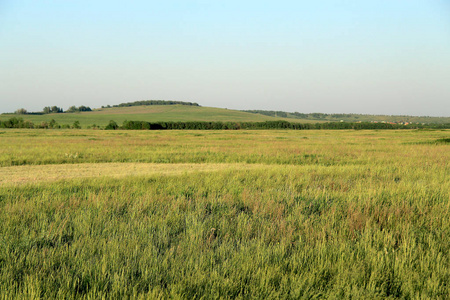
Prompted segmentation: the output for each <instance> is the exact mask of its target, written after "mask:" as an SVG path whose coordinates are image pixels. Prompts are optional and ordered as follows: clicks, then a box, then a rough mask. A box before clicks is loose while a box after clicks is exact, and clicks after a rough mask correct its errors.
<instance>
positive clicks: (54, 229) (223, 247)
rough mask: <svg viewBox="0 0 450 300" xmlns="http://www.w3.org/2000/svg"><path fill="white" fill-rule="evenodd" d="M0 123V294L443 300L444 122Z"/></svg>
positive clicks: (447, 171) (448, 211) (446, 290)
mask: <svg viewBox="0 0 450 300" xmlns="http://www.w3.org/2000/svg"><path fill="white" fill-rule="evenodd" d="M2 132H3V133H2V134H0V143H1V145H2V147H1V149H0V162H1V165H2V167H0V171H1V174H0V180H1V181H0V223H1V224H2V226H0V295H1V297H0V298H6V299H9V298H20V297H22V298H91V299H97V298H102V297H103V298H111V299H118V298H139V297H142V298H150V299H153V298H184V299H193V298H202V297H203V298H206V299H211V298H224V299H226V298H256V299H262V298H268V299H280V298H284V299H291V298H292V299H298V298H345V299H346V298H350V297H353V298H365V299H374V298H388V297H391V298H396V297H398V298H433V299H447V298H449V296H450V286H449V285H448V282H450V253H449V249H450V165H449V163H448V162H449V161H450V151H449V145H448V144H445V143H436V142H435V141H436V140H439V139H444V140H445V139H448V137H449V132H448V131H239V132H229V131H214V132H210V131H170V132H129V131H127V132H120V131H119V132H106V131H83V130H81V131H59V130H47V131H45V130H4V131H2Z"/></svg>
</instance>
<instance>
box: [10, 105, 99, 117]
mask: <svg viewBox="0 0 450 300" xmlns="http://www.w3.org/2000/svg"><path fill="white" fill-rule="evenodd" d="M81 111H92V109H91V108H90V107H89V106H84V105H81V106H79V107H76V106H71V107H69V109H68V110H66V111H65V112H66V113H74V112H81ZM14 113H15V114H16V115H47V114H59V113H64V110H63V109H62V108H61V107H58V106H46V107H44V108H43V109H42V111H41V112H28V111H27V110H26V109H25V108H19V109H18V110H16V111H15V112H14Z"/></svg>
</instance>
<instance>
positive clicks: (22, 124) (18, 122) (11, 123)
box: [0, 118, 81, 129]
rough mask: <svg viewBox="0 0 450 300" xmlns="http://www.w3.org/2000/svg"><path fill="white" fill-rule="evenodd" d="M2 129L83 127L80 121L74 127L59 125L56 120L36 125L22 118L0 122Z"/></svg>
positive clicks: (71, 126)
mask: <svg viewBox="0 0 450 300" xmlns="http://www.w3.org/2000/svg"><path fill="white" fill-rule="evenodd" d="M0 128H30V129H40V128H41V129H60V128H63V129H69V128H72V129H80V128H81V125H80V122H79V121H75V122H74V123H73V124H72V125H68V124H63V125H60V124H58V123H57V122H56V121H55V120H54V119H52V120H50V122H47V121H42V122H41V123H39V124H34V123H33V122H31V121H27V120H24V119H22V118H10V119H8V120H5V121H0Z"/></svg>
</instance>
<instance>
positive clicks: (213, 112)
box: [0, 105, 309, 128]
mask: <svg viewBox="0 0 450 300" xmlns="http://www.w3.org/2000/svg"><path fill="white" fill-rule="evenodd" d="M12 117H20V118H23V119H24V120H29V121H31V122H33V123H34V124H40V123H42V122H47V123H48V122H50V121H51V120H52V119H54V120H55V121H56V122H57V123H58V124H60V125H72V124H73V123H74V122H75V121H79V122H80V125H81V126H82V128H87V127H88V126H90V127H92V126H93V125H97V126H102V127H104V126H106V125H107V124H108V123H109V121H110V120H114V121H115V122H117V123H118V124H122V123H123V121H125V120H128V121H147V122H160V121H161V122H164V121H166V122H167V121H173V122H178V121H185V122H188V121H223V122H226V121H238V122H263V121H271V120H272V121H273V120H289V121H291V122H302V120H294V119H285V118H275V117H270V116H263V115H259V114H252V113H247V112H242V111H238V110H231V109H230V110H228V109H223V108H214V107H202V106H186V105H151V106H132V107H113V108H102V109H98V110H94V111H90V112H80V113H63V114H61V113H60V114H47V115H15V114H2V115H0V120H2V121H5V120H8V119H10V118H12ZM308 122H309V121H308Z"/></svg>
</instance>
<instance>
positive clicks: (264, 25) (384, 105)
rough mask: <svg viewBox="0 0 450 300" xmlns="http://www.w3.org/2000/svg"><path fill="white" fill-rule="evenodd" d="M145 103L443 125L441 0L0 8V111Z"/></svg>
mask: <svg viewBox="0 0 450 300" xmlns="http://www.w3.org/2000/svg"><path fill="white" fill-rule="evenodd" d="M144 99H165V100H179V101H193V102H198V103H199V104H201V105H203V106H213V107H223V108H233V109H267V110H283V111H298V112H324V113H366V114H408V115H432V116H450V1H448V0H446V1H444V0H420V1H416V0H354V1H350V0H349V1H344V0H342V1H337V0H335V1H332V0H322V1H285V0H278V1H264V0H259V1H243V0H241V1H235V0H227V1H225V0H223V1H222V0H220V1H219V0H217V1H214V0H210V1H207V0H197V1H190V0H184V1H172V0H165V1H103V0H96V1H92V0H91V1H85V0H77V1H61V0H58V1H56V0H55V1H46V0H41V1H35V0H0V112H10V111H14V110H16V109H18V108H21V107H24V108H26V109H28V110H29V111H39V110H41V109H42V108H43V107H44V106H52V105H57V106H60V107H62V108H64V109H67V108H68V107H69V106H71V105H77V106H79V105H89V106H91V107H92V108H94V107H100V106H102V105H107V104H118V103H121V102H128V101H136V100H144Z"/></svg>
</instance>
